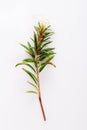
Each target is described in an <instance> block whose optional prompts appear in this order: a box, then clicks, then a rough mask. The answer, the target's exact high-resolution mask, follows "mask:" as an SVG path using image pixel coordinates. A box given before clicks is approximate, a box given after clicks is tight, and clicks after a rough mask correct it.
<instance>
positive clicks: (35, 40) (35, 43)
mask: <svg viewBox="0 0 87 130" xmlns="http://www.w3.org/2000/svg"><path fill="white" fill-rule="evenodd" d="M34 47H35V50H36V49H37V36H36V33H35V32H34Z"/></svg>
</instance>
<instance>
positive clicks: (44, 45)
mask: <svg viewBox="0 0 87 130" xmlns="http://www.w3.org/2000/svg"><path fill="white" fill-rule="evenodd" d="M50 43H52V41H48V42H46V43H45V44H43V45H42V47H41V49H43V48H44V47H46V46H47V45H48V44H50Z"/></svg>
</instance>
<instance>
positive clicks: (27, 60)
mask: <svg viewBox="0 0 87 130" xmlns="http://www.w3.org/2000/svg"><path fill="white" fill-rule="evenodd" d="M23 62H35V61H34V59H31V58H26V59H24V60H23Z"/></svg>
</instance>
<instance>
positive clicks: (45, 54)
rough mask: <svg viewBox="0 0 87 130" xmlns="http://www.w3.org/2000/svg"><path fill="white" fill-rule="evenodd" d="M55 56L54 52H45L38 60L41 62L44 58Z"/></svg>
mask: <svg viewBox="0 0 87 130" xmlns="http://www.w3.org/2000/svg"><path fill="white" fill-rule="evenodd" d="M54 54H56V53H55V52H47V53H43V54H42V55H41V56H40V57H39V60H40V61H42V60H44V59H45V58H49V56H51V55H54Z"/></svg>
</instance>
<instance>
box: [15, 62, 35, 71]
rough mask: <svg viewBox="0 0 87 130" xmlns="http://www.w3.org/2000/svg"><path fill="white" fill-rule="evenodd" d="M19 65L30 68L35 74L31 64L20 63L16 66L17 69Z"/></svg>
mask: <svg viewBox="0 0 87 130" xmlns="http://www.w3.org/2000/svg"><path fill="white" fill-rule="evenodd" d="M19 65H26V66H28V67H30V68H31V69H32V70H33V71H34V72H35V69H34V68H33V67H32V66H31V65H30V64H27V63H25V62H23V63H18V64H16V66H15V67H17V66H19Z"/></svg>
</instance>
